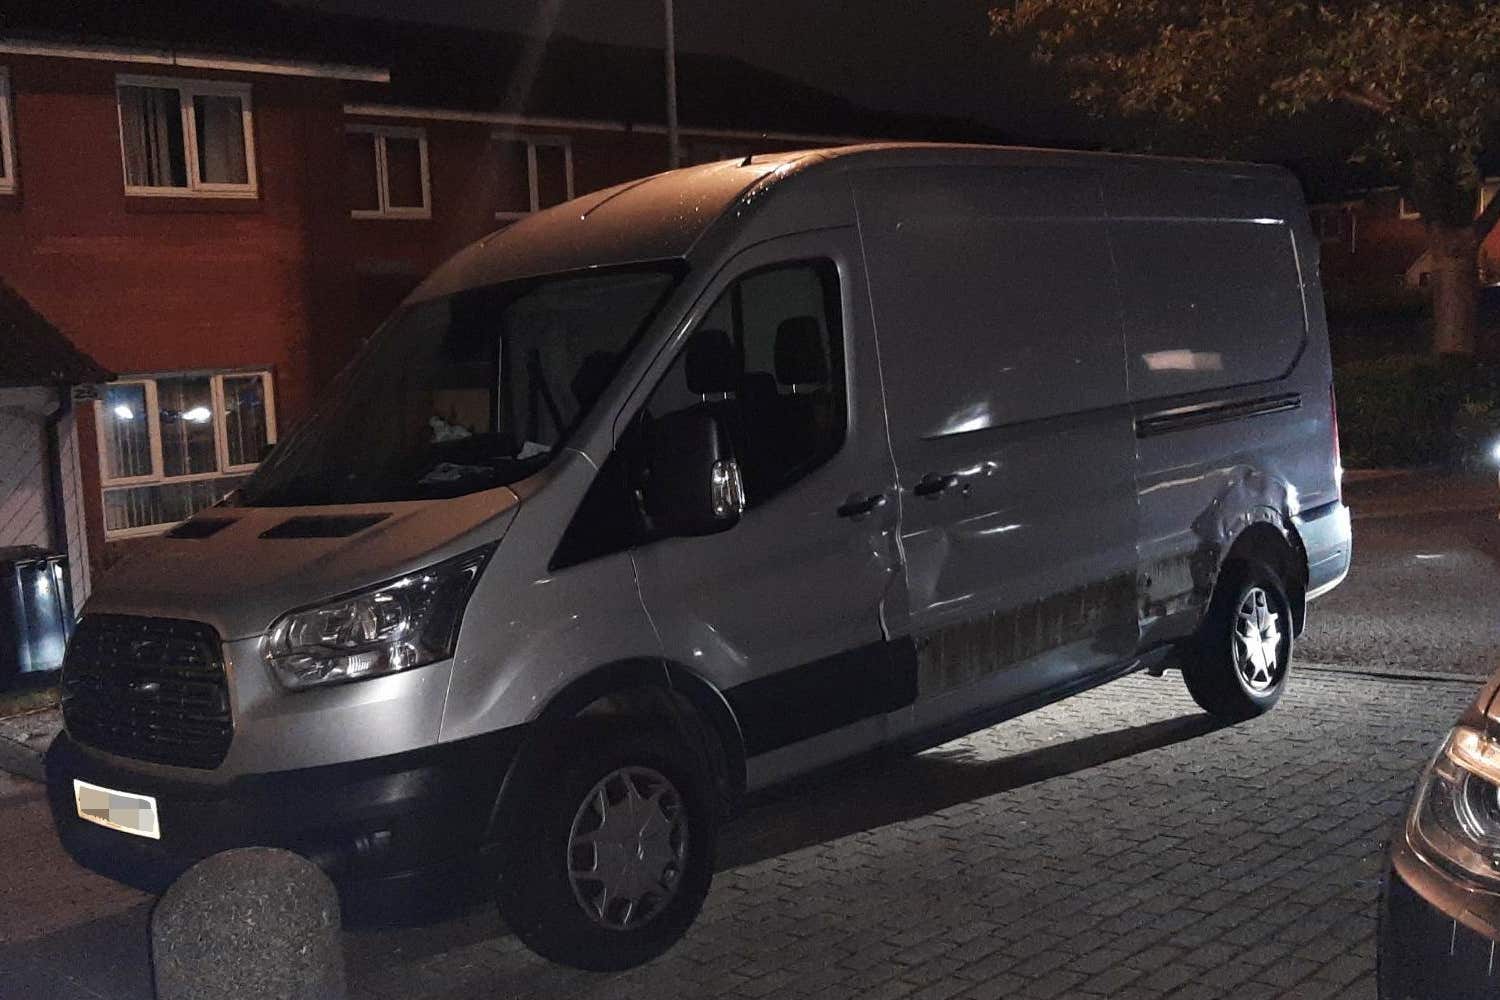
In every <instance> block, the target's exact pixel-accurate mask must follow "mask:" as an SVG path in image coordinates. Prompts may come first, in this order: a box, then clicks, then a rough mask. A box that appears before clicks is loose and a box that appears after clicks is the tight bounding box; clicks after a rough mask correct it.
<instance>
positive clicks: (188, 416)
mask: <svg viewBox="0 0 1500 1000" xmlns="http://www.w3.org/2000/svg"><path fill="white" fill-rule="evenodd" d="M212 416H213V414H212V413H210V412H209V409H208V407H206V406H195V407H193V408H192V409H191V410H186V411H184V412H183V414H182V419H183V420H191V421H192V422H193V423H195V424H201V423H203V422H204V421H206V420H208V419H209V418H210V417H212Z"/></svg>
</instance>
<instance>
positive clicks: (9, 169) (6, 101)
mask: <svg viewBox="0 0 1500 1000" xmlns="http://www.w3.org/2000/svg"><path fill="white" fill-rule="evenodd" d="M0 154H3V155H4V157H5V176H4V177H0V194H15V193H16V135H15V126H14V124H13V123H12V121H11V115H10V70H8V69H6V68H5V67H4V66H0Z"/></svg>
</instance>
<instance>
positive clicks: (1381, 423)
mask: <svg viewBox="0 0 1500 1000" xmlns="http://www.w3.org/2000/svg"><path fill="white" fill-rule="evenodd" d="M1334 385H1335V388H1336V390H1337V393H1338V409H1339V441H1340V444H1341V447H1342V453H1343V462H1344V465H1345V466H1347V467H1349V468H1360V467H1380V466H1407V465H1445V466H1450V467H1461V466H1478V465H1481V464H1482V463H1484V462H1486V461H1487V460H1488V458H1489V454H1490V449H1491V448H1492V447H1493V445H1494V444H1495V442H1496V441H1497V440H1500V365H1496V364H1492V363H1483V362H1477V361H1473V360H1470V359H1467V358H1459V357H1415V356H1398V357H1387V358H1380V359H1378V360H1374V361H1356V362H1350V363H1348V364H1344V365H1340V366H1339V367H1338V368H1337V369H1335V372H1334Z"/></svg>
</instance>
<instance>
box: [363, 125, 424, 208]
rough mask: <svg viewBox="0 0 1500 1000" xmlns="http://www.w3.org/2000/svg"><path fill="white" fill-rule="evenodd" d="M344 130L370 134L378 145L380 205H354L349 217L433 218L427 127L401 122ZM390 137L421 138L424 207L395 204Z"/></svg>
mask: <svg viewBox="0 0 1500 1000" xmlns="http://www.w3.org/2000/svg"><path fill="white" fill-rule="evenodd" d="M344 132H345V133H346V134H348V135H368V136H370V141H371V142H373V143H374V144H375V194H376V197H377V198H378V199H379V201H380V207H379V208H351V209H350V210H349V217H350V218H353V219H430V218H432V178H431V175H430V174H429V172H428V167H427V130H426V129H424V128H406V127H402V126H398V125H362V124H352V125H346V126H344ZM386 139H415V140H417V155H418V157H419V158H420V159H421V161H422V207H421V208H413V207H411V206H409V205H392V204H391V185H390V176H389V173H388V169H389V168H388V167H387V166H386V164H387V153H386V146H385V141H386Z"/></svg>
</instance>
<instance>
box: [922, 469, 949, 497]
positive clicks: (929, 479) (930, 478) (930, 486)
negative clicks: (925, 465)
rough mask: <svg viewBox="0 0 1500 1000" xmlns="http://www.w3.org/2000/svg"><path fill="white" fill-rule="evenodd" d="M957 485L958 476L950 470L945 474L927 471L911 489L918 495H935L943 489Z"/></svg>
mask: <svg viewBox="0 0 1500 1000" xmlns="http://www.w3.org/2000/svg"><path fill="white" fill-rule="evenodd" d="M957 485H958V477H957V476H955V475H954V474H953V473H951V472H950V473H948V474H947V475H946V476H939V475H937V474H935V473H932V472H929V473H927V475H925V476H923V477H922V478H921V480H920V481H919V482H918V483H917V485H915V486H913V487H912V489H911V491H912V492H913V493H915V494H916V495H917V496H919V497H935V496H937V495H938V494H939V493H942V492H943V491H944V490H951V489H953V487H955V486H957Z"/></svg>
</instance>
